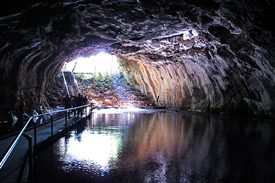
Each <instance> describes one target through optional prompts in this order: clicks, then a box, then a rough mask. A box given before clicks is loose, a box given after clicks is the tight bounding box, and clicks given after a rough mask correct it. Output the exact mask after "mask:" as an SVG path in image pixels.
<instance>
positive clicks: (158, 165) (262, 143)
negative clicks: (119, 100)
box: [36, 110, 275, 183]
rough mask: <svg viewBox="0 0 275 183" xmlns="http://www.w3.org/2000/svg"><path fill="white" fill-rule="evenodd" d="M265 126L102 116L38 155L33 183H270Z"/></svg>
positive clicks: (195, 116) (271, 138) (270, 130)
mask: <svg viewBox="0 0 275 183" xmlns="http://www.w3.org/2000/svg"><path fill="white" fill-rule="evenodd" d="M274 132H275V128H274V124H273V122H272V121H271V120H267V119H258V118H251V117H240V116H238V117H236V116H225V115H207V114H204V113H191V112H184V113H176V112H173V111H161V112H150V111H146V110H143V111H128V112H123V113H118V112H117V111H115V110H113V111H106V110H100V111H97V112H94V113H93V114H92V116H91V118H90V119H89V120H87V121H85V122H83V123H81V124H79V125H78V126H77V127H76V128H75V129H74V130H72V131H70V132H69V133H68V134H67V135H66V136H65V137H63V138H60V139H59V140H58V141H57V142H56V143H54V144H53V145H52V146H50V147H48V148H46V149H45V150H43V151H42V152H40V153H39V154H38V159H37V166H38V167H37V170H36V172H37V182H39V183H43V182H47V183H50V182H52V183H53V182H59V183H62V182H66V183H69V182H72V183H73V182H85V183H86V182H210V183H212V182H275V147H274V146H275V134H274Z"/></svg>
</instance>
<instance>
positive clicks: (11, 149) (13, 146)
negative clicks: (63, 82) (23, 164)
mask: <svg viewBox="0 0 275 183" xmlns="http://www.w3.org/2000/svg"><path fill="white" fill-rule="evenodd" d="M88 106H90V105H89V104H87V105H82V106H78V107H73V108H68V109H63V110H58V111H53V112H49V113H44V114H39V115H35V116H31V117H30V118H29V120H28V121H27V123H26V124H25V125H24V127H23V128H22V130H21V131H20V132H19V134H18V135H17V136H16V138H15V139H14V140H13V142H12V143H11V145H10V146H9V148H8V149H7V150H6V152H5V153H4V155H3V156H2V159H1V161H0V169H2V167H3V166H4V164H5V163H6V161H7V159H8V158H9V156H10V154H11V153H12V151H13V150H14V148H15V146H16V144H17V143H18V141H19V139H20V137H21V136H22V134H23V133H24V132H25V130H26V128H27V126H28V125H29V123H30V122H31V121H32V119H33V118H36V117H41V116H45V115H51V114H53V113H59V112H67V111H69V110H74V109H78V108H83V107H88ZM34 123H35V124H36V122H34Z"/></svg>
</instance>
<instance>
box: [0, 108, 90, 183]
mask: <svg viewBox="0 0 275 183" xmlns="http://www.w3.org/2000/svg"><path fill="white" fill-rule="evenodd" d="M90 114H91V111H90V112H88V114H85V115H83V116H82V117H80V118H75V117H74V116H73V115H72V117H71V118H68V120H67V129H68V128H69V127H72V126H73V125H75V124H76V123H78V122H80V121H82V120H85V119H86V118H87V117H88V116H89V115H90ZM67 129H66V128H65V118H61V119H58V120H56V121H53V135H54V136H55V135H58V134H60V133H63V132H65V131H66V130H67ZM24 134H26V135H30V136H31V137H33V138H32V144H33V145H34V130H33V129H29V130H27V131H25V133H24ZM51 134H52V133H51V123H46V124H43V125H41V126H38V127H37V130H36V135H37V138H36V140H37V145H39V144H41V143H42V142H46V141H47V140H49V139H51ZM16 136H17V134H16V135H13V136H10V137H7V138H4V139H1V140H0V156H3V155H4V153H5V151H6V150H7V149H8V148H9V146H10V145H11V143H12V142H13V140H14V139H15V138H16ZM28 150H29V142H28V140H27V139H26V138H25V137H23V136H22V137H21V138H20V140H19V141H18V143H17V145H16V147H15V149H14V150H13V152H12V154H11V155H10V157H9V158H8V160H7V161H6V163H5V164H4V166H3V167H2V169H0V182H1V183H18V182H21V181H22V180H21V178H22V173H23V169H24V168H25V164H26V159H27V158H26V157H27V154H28V153H27V152H28ZM23 181H24V180H23Z"/></svg>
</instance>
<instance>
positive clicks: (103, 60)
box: [64, 52, 119, 76]
mask: <svg viewBox="0 0 275 183" xmlns="http://www.w3.org/2000/svg"><path fill="white" fill-rule="evenodd" d="M118 67H119V65H118V62H117V57H116V56H115V55H110V54H108V53H105V52H100V53H98V54H97V55H95V56H90V57H78V58H77V59H75V60H72V61H70V62H67V63H65V65H64V71H71V72H73V73H82V74H94V75H95V76H98V75H100V76H101V75H104V76H105V75H112V74H114V73H116V72H117V71H118Z"/></svg>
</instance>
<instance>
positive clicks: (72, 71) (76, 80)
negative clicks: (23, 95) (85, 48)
mask: <svg viewBox="0 0 275 183" xmlns="http://www.w3.org/2000/svg"><path fill="white" fill-rule="evenodd" d="M119 60H120V61H119ZM127 67H129V66H128V65H123V61H121V59H119V58H118V57H117V56H115V55H111V54H109V53H106V52H103V51H101V52H98V53H97V54H96V55H92V56H90V57H77V58H76V59H74V60H72V61H69V62H65V64H64V65H63V67H62V69H61V74H60V75H59V76H60V77H63V82H64V84H63V85H62V83H59V84H58V85H59V86H61V87H63V88H64V86H65V89H66V92H64V90H63V92H62V93H63V94H62V95H60V97H57V98H59V99H58V101H56V102H57V103H61V102H62V98H63V97H64V95H65V94H68V95H69V96H70V97H71V98H72V99H73V98H74V97H76V96H77V95H78V94H79V93H80V94H81V95H82V96H83V97H85V98H87V100H88V103H91V104H92V105H93V106H94V107H104V108H110V107H115V108H118V107H119V108H121V107H123V108H125V107H145V106H148V105H150V104H151V100H150V99H149V98H147V97H146V96H145V95H144V94H143V93H142V92H141V91H140V90H138V89H137V88H136V87H135V86H134V85H131V84H129V82H128V81H127V80H126V79H125V77H127V74H128V73H125V72H123V70H125V69H126V70H127ZM56 81H57V82H58V79H57V80H56ZM59 81H61V82H62V80H59ZM56 90H62V88H60V87H59V88H56ZM50 105H51V106H53V105H52V104H50ZM61 106H62V104H61Z"/></svg>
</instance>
